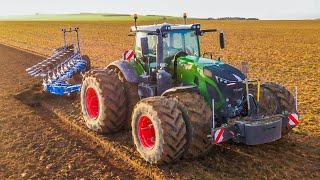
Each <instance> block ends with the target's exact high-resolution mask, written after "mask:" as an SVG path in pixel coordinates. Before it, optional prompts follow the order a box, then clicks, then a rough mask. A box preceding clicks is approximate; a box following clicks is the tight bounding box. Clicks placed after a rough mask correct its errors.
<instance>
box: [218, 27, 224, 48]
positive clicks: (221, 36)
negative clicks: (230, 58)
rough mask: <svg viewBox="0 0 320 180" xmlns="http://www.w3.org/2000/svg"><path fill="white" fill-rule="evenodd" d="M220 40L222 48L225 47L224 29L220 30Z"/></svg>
mask: <svg viewBox="0 0 320 180" xmlns="http://www.w3.org/2000/svg"><path fill="white" fill-rule="evenodd" d="M219 40H220V48H221V49H224V48H225V44H224V33H223V31H221V32H220V35H219Z"/></svg>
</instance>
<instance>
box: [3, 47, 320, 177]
mask: <svg viewBox="0 0 320 180" xmlns="http://www.w3.org/2000/svg"><path fill="white" fill-rule="evenodd" d="M40 59H41V58H40V57H38V56H35V55H32V54H28V53H25V52H21V51H19V50H15V49H12V48H8V47H5V46H1V45H0V62H1V66H0V72H1V74H0V79H1V80H0V85H1V86H0V87H1V91H0V101H1V105H0V106H1V109H2V111H1V112H0V115H1V116H0V117H1V119H0V129H1V133H0V140H1V142H0V178H1V177H4V178H7V177H11V178H21V177H22V176H24V177H32V176H33V177H34V178H43V177H50V178H52V177H56V178H65V177H71V178H81V177H88V178H105V177H107V176H112V177H119V178H132V177H133V178H144V177H146V176H151V177H156V178H157V177H158V178H163V177H167V178H188V179H189V178H197V179H198V178H199V179H202V178H205V179H218V178H224V179H226V178H228V179H231V178H232V179H234V178H235V179H242V178H250V179H256V178H259V179H261V178H268V179H283V178H290V179H293V178H294V179H296V178H307V179H317V178H320V140H319V136H316V135H313V134H308V135H304V134H297V133H291V134H289V135H288V136H286V137H283V138H282V139H281V140H279V141H277V142H273V143H269V144H264V145H259V146H245V145H239V144H234V143H229V144H221V145H217V146H214V148H213V149H212V151H211V152H210V153H209V155H208V156H206V157H204V158H202V159H197V160H192V161H191V160H188V161H187V160H182V161H181V162H179V163H177V164H173V165H166V166H158V167H157V166H151V165H149V164H148V163H146V162H144V161H143V160H142V159H141V158H140V156H139V154H138V153H137V152H136V150H135V148H134V146H133V143H132V139H131V133H130V132H127V131H122V132H120V133H117V134H114V135H109V136H101V135H97V134H95V133H93V132H91V131H89V130H88V129H87V127H86V126H85V124H84V122H83V120H82V117H81V112H80V104H79V99H78V98H71V97H69V98H67V97H54V96H51V95H45V94H43V93H41V91H40V89H39V88H38V86H37V85H36V84H39V82H40V81H39V80H32V78H31V77H28V76H27V75H26V74H25V72H24V69H25V68H26V67H28V66H30V65H32V64H34V63H35V62H37V61H39V60H40ZM14 97H15V98H17V99H20V100H21V101H18V100H16V99H15V98H14ZM26 104H28V105H26ZM103 156H104V158H102V157H103ZM69 164H71V166H70V167H71V168H69Z"/></svg>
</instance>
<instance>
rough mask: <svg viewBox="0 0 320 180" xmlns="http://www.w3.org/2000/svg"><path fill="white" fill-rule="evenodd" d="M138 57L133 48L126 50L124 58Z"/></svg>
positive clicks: (128, 59)
mask: <svg viewBox="0 0 320 180" xmlns="http://www.w3.org/2000/svg"><path fill="white" fill-rule="evenodd" d="M135 57H136V54H135V53H134V51H133V50H132V49H129V50H128V51H126V52H124V60H127V61H131V60H132V59H134V58H135Z"/></svg>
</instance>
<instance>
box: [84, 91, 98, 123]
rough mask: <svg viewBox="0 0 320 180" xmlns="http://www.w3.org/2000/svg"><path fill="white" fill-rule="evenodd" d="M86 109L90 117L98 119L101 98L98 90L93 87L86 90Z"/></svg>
mask: <svg viewBox="0 0 320 180" xmlns="http://www.w3.org/2000/svg"><path fill="white" fill-rule="evenodd" d="M85 97H86V109H87V113H88V115H89V117H90V118H92V119H96V118H97V117H98V115H99V98H98V95H97V92H96V90H95V89H93V88H91V87H90V88H88V89H87V91H86V96H85Z"/></svg>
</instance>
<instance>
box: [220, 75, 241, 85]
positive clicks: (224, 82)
mask: <svg viewBox="0 0 320 180" xmlns="http://www.w3.org/2000/svg"><path fill="white" fill-rule="evenodd" d="M215 78H216V81H217V82H218V83H223V84H231V83H232V84H233V83H236V82H237V81H230V80H228V79H224V78H222V77H219V76H215Z"/></svg>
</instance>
